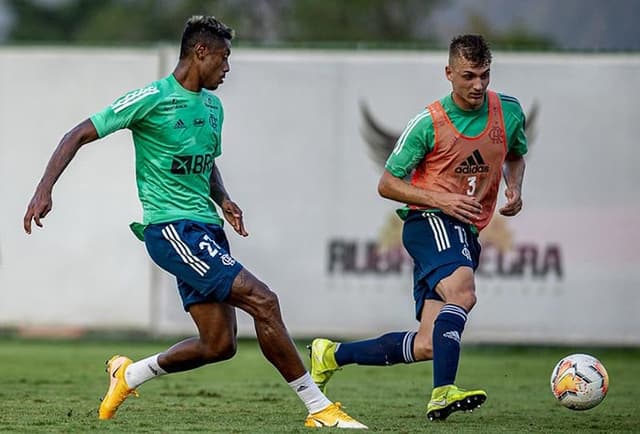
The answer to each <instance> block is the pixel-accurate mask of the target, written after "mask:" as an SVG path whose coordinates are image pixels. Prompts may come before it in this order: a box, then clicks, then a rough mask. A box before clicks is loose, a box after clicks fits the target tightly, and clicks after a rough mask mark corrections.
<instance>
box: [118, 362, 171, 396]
mask: <svg viewBox="0 0 640 434" xmlns="http://www.w3.org/2000/svg"><path fill="white" fill-rule="evenodd" d="M158 356H159V354H154V355H153V356H151V357H147V358H146V359H142V360H138V361H137V362H134V363H132V364H130V365H129V366H127V370H126V371H124V379H125V380H126V381H127V384H128V385H129V387H131V388H132V389H135V388H136V387H138V386H139V385H141V384H142V383H144V382H145V381H149V380H151V379H152V378H155V377H159V376H160V375H164V374H166V373H167V371H165V370H164V369H162V368H161V367H160V365H158Z"/></svg>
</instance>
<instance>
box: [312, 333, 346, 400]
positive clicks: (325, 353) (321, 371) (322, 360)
mask: <svg viewBox="0 0 640 434" xmlns="http://www.w3.org/2000/svg"><path fill="white" fill-rule="evenodd" d="M337 347H338V343H337V342H333V341H330V340H329V339H314V340H313V342H311V345H308V346H307V348H308V349H309V355H310V356H311V379H312V380H313V382H314V383H316V385H317V386H318V387H319V388H320V390H321V391H322V393H326V390H327V383H328V382H329V380H330V379H331V376H332V375H333V373H334V372H335V371H337V370H338V369H340V367H339V366H338V364H337V363H336V356H335V353H336V348H337Z"/></svg>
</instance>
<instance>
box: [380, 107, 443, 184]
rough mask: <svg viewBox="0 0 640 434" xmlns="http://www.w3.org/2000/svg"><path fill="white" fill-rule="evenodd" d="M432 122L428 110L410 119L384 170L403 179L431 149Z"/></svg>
mask: <svg viewBox="0 0 640 434" xmlns="http://www.w3.org/2000/svg"><path fill="white" fill-rule="evenodd" d="M433 137H434V136H433V121H432V120H431V113H430V112H429V110H423V111H422V112H420V113H419V114H418V115H417V116H416V117H414V118H413V119H411V120H410V121H409V123H408V124H407V126H406V127H405V129H404V131H403V132H402V134H401V135H400V137H399V138H398V141H397V142H396V145H395V147H394V148H393V151H392V152H391V155H389V158H388V159H387V162H386V164H385V169H387V170H388V171H389V173H391V174H392V175H393V176H395V177H397V178H404V177H405V176H407V175H408V174H409V173H411V171H412V170H413V169H414V168H415V167H416V166H417V165H418V163H419V162H420V161H422V159H423V158H424V156H425V155H426V154H427V153H429V152H430V151H431V150H432V149H433Z"/></svg>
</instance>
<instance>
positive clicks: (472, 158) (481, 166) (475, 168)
mask: <svg viewBox="0 0 640 434" xmlns="http://www.w3.org/2000/svg"><path fill="white" fill-rule="evenodd" d="M488 172H489V165H488V164H486V163H485V162H484V159H483V158H482V155H481V154H480V151H478V150H477V149H476V150H475V151H473V152H472V153H471V155H469V156H468V157H467V159H466V160H464V161H463V162H462V163H460V165H459V166H458V167H456V173H462V174H465V175H468V174H474V173H488Z"/></svg>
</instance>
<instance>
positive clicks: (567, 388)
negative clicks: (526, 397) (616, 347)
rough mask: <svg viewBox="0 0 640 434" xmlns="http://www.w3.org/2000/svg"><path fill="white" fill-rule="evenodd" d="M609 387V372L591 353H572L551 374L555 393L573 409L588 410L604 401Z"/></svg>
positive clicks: (552, 388)
mask: <svg viewBox="0 0 640 434" xmlns="http://www.w3.org/2000/svg"><path fill="white" fill-rule="evenodd" d="M608 389H609V375H608V374H607V371H606V370H605V369H604V366H603V365H602V363H600V361H599V360H598V359H596V358H595V357H593V356H590V355H588V354H571V355H570V356H566V357H565V358H563V359H562V360H560V361H559V362H558V364H557V365H556V367H555V368H553V372H552V373H551V392H553V396H555V397H556V399H557V400H558V401H559V402H560V404H562V405H564V406H565V407H567V408H570V409H571V410H588V409H590V408H593V407H595V406H596V405H598V404H600V402H602V400H603V399H604V397H605V396H606V395H607V390H608Z"/></svg>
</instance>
